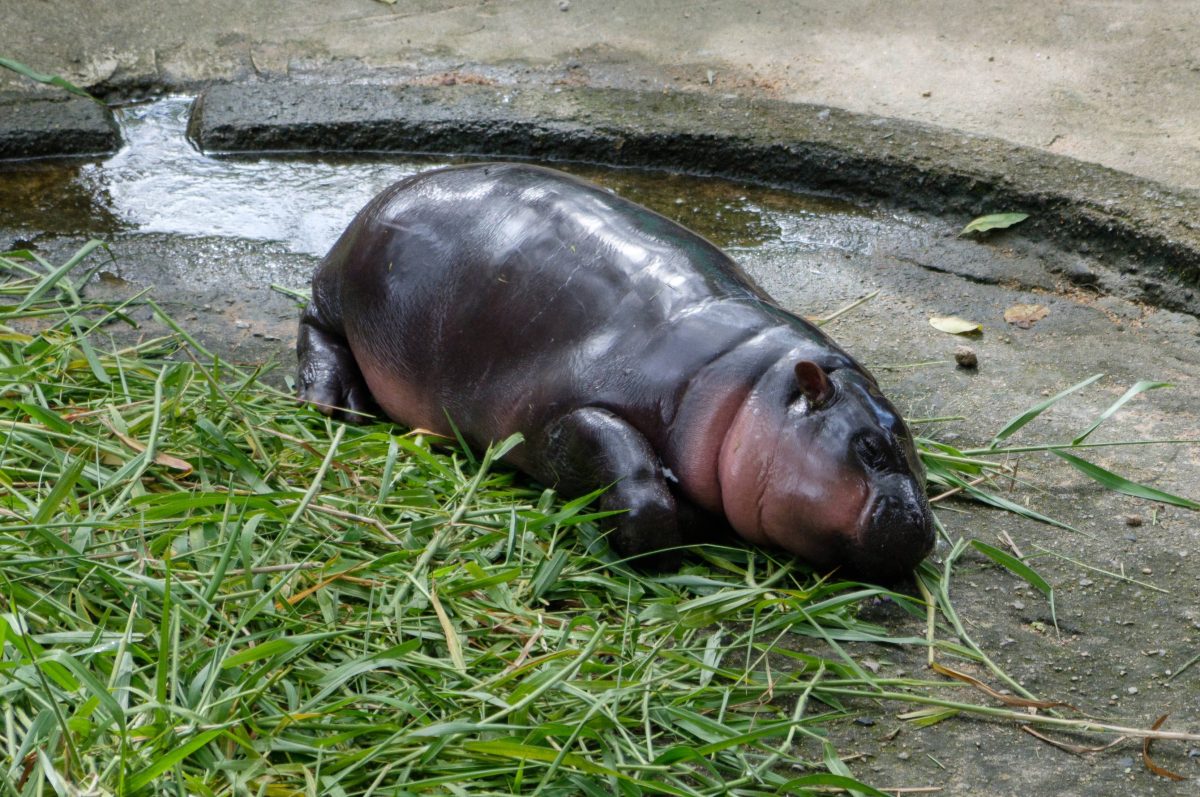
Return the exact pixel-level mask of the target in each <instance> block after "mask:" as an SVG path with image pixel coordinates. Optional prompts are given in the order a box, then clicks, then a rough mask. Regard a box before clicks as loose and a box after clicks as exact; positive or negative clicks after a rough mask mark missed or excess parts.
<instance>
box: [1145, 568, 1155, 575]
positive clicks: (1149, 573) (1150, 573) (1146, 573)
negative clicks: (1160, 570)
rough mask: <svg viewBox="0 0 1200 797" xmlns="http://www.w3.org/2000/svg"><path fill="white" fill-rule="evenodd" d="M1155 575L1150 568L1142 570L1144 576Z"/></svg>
mask: <svg viewBox="0 0 1200 797" xmlns="http://www.w3.org/2000/svg"><path fill="white" fill-rule="evenodd" d="M1153 574H1154V571H1153V570H1151V569H1150V568H1148V567H1143V568H1142V575H1145V576H1149V575H1153Z"/></svg>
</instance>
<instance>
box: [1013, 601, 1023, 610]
mask: <svg viewBox="0 0 1200 797" xmlns="http://www.w3.org/2000/svg"><path fill="white" fill-rule="evenodd" d="M1011 606H1012V607H1013V608H1014V609H1016V610H1017V611H1021V610H1022V609H1024V608H1025V601H1013V602H1012V604H1011Z"/></svg>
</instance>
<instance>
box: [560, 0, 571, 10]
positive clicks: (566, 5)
mask: <svg viewBox="0 0 1200 797" xmlns="http://www.w3.org/2000/svg"><path fill="white" fill-rule="evenodd" d="M570 8H571V0H558V10H559V11H567V10H568V9H570Z"/></svg>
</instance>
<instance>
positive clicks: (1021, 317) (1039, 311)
mask: <svg viewBox="0 0 1200 797" xmlns="http://www.w3.org/2000/svg"><path fill="white" fill-rule="evenodd" d="M1049 314H1050V311H1049V310H1047V309H1046V308H1045V307H1044V306H1043V305H1040V304H1014V305H1013V306H1012V307H1010V308H1008V309H1007V310H1005V311H1004V320H1005V321H1007V322H1008V323H1010V324H1015V325H1016V326H1018V327H1020V328H1021V329H1029V328H1030V327H1031V326H1033V325H1034V324H1035V323H1036V322H1038V321H1041V320H1042V319H1043V318H1045V317H1046V316H1047V315H1049Z"/></svg>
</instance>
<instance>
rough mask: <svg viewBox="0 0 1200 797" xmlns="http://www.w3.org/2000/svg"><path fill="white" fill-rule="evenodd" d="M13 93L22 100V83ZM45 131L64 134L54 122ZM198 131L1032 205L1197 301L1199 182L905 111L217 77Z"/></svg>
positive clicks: (269, 145) (900, 201)
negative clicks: (923, 119) (1089, 159)
mask: <svg viewBox="0 0 1200 797" xmlns="http://www.w3.org/2000/svg"><path fill="white" fill-rule="evenodd" d="M28 101H29V102H44V101H45V100H44V99H42V98H39V99H30V100H28ZM9 102H10V106H9V107H13V108H19V104H18V103H19V102H20V99H19V98H17V99H16V100H15V101H13V100H9ZM71 102H76V101H75V100H71ZM77 102H81V103H85V104H88V105H94V104H92V103H88V102H87V101H86V100H78V101H77ZM61 107H62V108H64V109H65V108H67V107H68V106H67V104H66V103H63V104H62V105H61ZM96 107H97V108H99V106H96ZM100 110H103V109H100ZM109 121H111V120H109ZM40 129H42V130H43V131H48V132H47V133H46V137H47V138H51V139H53V138H54V133H53V129H54V128H53V125H45V124H43V125H42V127H41V128H40ZM5 135H7V131H6V130H5V129H3V128H2V127H0V153H4V152H7V151H8V150H6V149H5V146H6V145H5V143H4V137H5ZM189 135H190V136H191V137H192V139H193V141H194V142H195V143H196V145H197V146H199V147H200V148H201V149H202V150H204V151H205V152H208V153H214V154H219V153H264V152H297V151H318V152H320V151H323V152H396V153H413V154H439V155H446V154H458V155H473V156H484V157H503V158H535V159H539V160H546V161H579V162H589V163H597V164H604V165H609V166H618V167H622V166H625V167H640V168H664V169H671V170H674V171H681V172H688V173H693V174H702V175H712V176H719V177H725V178H730V179H736V180H747V181H753V182H760V183H765V184H770V185H776V186H782V187H786V188H790V189H795V190H804V191H817V192H827V193H831V194H835V195H839V196H843V197H846V198H850V199H860V200H861V199H866V200H870V201H876V202H881V203H883V204H885V205H887V206H891V207H897V208H904V209H911V210H916V211H921V212H929V213H935V214H938V215H941V216H945V217H949V218H951V219H953V218H954V217H955V216H957V217H959V219H960V220H961V221H962V222H963V223H965V222H966V221H968V220H969V219H971V218H973V217H975V216H977V215H981V214H984V213H994V212H1005V211H1021V212H1025V213H1029V214H1030V218H1029V219H1028V220H1027V221H1026V222H1024V223H1023V224H1021V226H1020V227H1019V228H1017V230H1018V231H1019V233H1020V234H1021V235H1022V236H1025V237H1028V238H1031V239H1034V240H1046V241H1050V242H1053V243H1054V244H1055V245H1057V246H1061V247H1064V248H1069V249H1074V248H1086V249H1087V250H1089V251H1090V253H1091V255H1092V256H1095V255H1097V254H1101V255H1102V257H1103V258H1104V259H1105V260H1106V262H1107V263H1108V264H1109V265H1110V266H1111V267H1112V268H1113V270H1114V273H1118V274H1120V275H1121V276H1120V280H1119V281H1120V282H1121V285H1122V288H1123V290H1122V292H1123V293H1124V294H1125V295H1126V296H1127V298H1134V299H1138V300H1141V301H1146V302H1148V303H1150V304H1153V305H1157V306H1162V307H1166V308H1168V309H1172V310H1179V311H1182V312H1188V313H1192V314H1198V315H1200V219H1197V218H1196V216H1195V209H1196V207H1197V204H1198V203H1200V197H1197V196H1196V195H1195V194H1194V193H1193V192H1188V191H1183V190H1178V189H1174V188H1172V187H1170V186H1167V185H1164V184H1162V183H1157V182H1154V181H1151V180H1147V179H1144V178H1139V177H1134V176H1132V175H1129V174H1125V173H1122V172H1118V171H1115V170H1113V169H1109V168H1106V167H1103V166H1099V165H1096V164H1091V163H1085V162H1081V161H1077V160H1073V159H1071V158H1066V157H1063V156H1059V155H1053V154H1050V153H1047V152H1044V151H1041V150H1038V149H1033V148H1029V147H1023V146H1019V145H1015V144H1012V143H1010V142H1007V141H1002V140H999V139H994V138H989V137H986V136H979V135H973V134H967V133H962V132H956V131H951V130H945V129H941V128H937V127H934V126H930V125H924V124H919V123H914V122H908V121H904V120H898V119H893V118H886V117H876V116H869V115H863V114H856V113H851V112H847V111H842V110H839V109H836V108H828V107H822V106H814V105H803V104H794V103H787V102H782V101H777V100H763V99H749V98H745V97H739V96H732V95H730V96H715V95H709V94H696V93H688V92H658V91H652V92H647V91H636V90H630V89H621V88H593V87H561V86H555V87H496V86H487V85H464V84H459V85H451V86H425V85H422V86H416V85H378V84H349V85H345V84H337V85H333V84H314V83H307V82H305V83H299V82H262V83H235V84H217V85H212V86H210V87H208V88H206V89H204V90H203V91H202V92H201V93H200V95H199V97H198V98H197V101H196V105H195V107H194V109H193V114H192V119H191V124H190V125H189ZM69 151H71V152H72V153H74V152H78V151H79V150H78V148H76V149H73V150H69ZM39 154H47V153H39Z"/></svg>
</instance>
